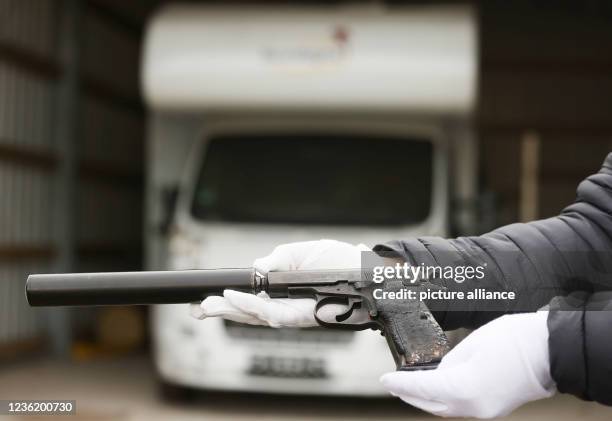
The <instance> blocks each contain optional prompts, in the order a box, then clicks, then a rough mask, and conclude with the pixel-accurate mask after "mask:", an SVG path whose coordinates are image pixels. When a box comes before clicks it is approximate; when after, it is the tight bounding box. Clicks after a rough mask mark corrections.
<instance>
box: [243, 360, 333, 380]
mask: <svg viewBox="0 0 612 421" xmlns="http://www.w3.org/2000/svg"><path fill="white" fill-rule="evenodd" d="M248 373H249V374H250V375H252V376H267V377H288V378H308V379H321V378H325V377H327V372H326V370H325V361H323V360H322V359H319V358H295V357H277V356H274V357H272V356H261V355H255V356H253V357H252V359H251V365H250V368H249V370H248Z"/></svg>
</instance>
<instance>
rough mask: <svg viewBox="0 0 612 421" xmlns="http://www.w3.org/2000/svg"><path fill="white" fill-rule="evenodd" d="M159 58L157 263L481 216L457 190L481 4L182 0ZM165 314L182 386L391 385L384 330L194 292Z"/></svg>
mask: <svg viewBox="0 0 612 421" xmlns="http://www.w3.org/2000/svg"><path fill="white" fill-rule="evenodd" d="M142 69H143V87H144V93H145V98H146V101H147V104H148V106H149V109H150V126H149V144H148V178H147V207H146V210H147V226H146V236H147V237H146V244H147V258H148V268H149V269H170V268H171V269H185V268H215V267H248V266H250V265H251V264H252V262H253V260H254V259H255V258H257V257H261V256H264V255H266V254H268V253H269V252H271V251H272V249H273V248H274V247H275V246H276V245H278V244H281V243H287V242H293V241H303V240H312V239H321V238H334V239H338V240H342V241H347V242H349V243H365V244H366V245H369V246H373V245H374V244H376V243H379V242H383V241H387V240H390V239H397V238H406V237H410V236H414V235H441V236H444V235H448V234H449V228H448V227H449V223H448V221H449V219H450V218H451V216H453V219H454V220H456V222H457V224H458V225H460V226H461V227H462V229H464V230H465V229H470V228H469V226H470V222H473V215H472V214H471V213H470V212H463V213H462V214H461V215H459V217H456V216H457V215H455V212H454V210H452V208H451V203H452V202H453V201H457V202H461V203H465V202H466V200H469V199H471V198H473V196H474V192H475V187H474V185H475V168H476V165H475V159H476V157H475V145H474V137H473V134H472V131H471V129H470V124H469V119H470V113H471V111H472V110H473V108H474V102H475V97H476V92H475V90H476V77H477V74H476V73H477V33H476V24H475V17H474V14H473V13H472V10H471V9H470V8H466V7H440V6H435V7H432V6H428V7H393V8H388V9H387V8H381V7H376V8H371V7H368V8H362V7H353V8H351V7H346V6H344V7H339V6H317V7H306V6H304V7H290V8H289V7H280V6H275V7H273V8H272V7H271V8H262V7H261V6H258V7H255V6H246V7H241V8H236V7H233V8H232V7H219V6H216V7H211V6H203V5H184V6H176V5H174V6H171V7H167V8H164V9H162V10H161V11H160V12H159V13H158V14H157V15H156V16H155V17H154V19H152V21H151V22H150V24H149V27H148V29H147V35H146V44H145V51H144V61H143V68H142ZM175 191H176V192H178V196H177V197H178V199H177V200H176V204H175V205H174V201H173V200H171V199H169V198H170V197H172V196H173V195H172V192H175ZM168 204H172V206H166V205H168ZM160 226H161V227H163V229H160ZM152 329H153V337H154V347H155V364H156V366H157V369H158V371H159V374H160V377H161V379H162V380H163V382H165V383H167V384H171V385H177V386H189V387H196V388H207V389H221V390H244V391H257V392H279V393H312V394H344V395H379V394H382V393H383V390H382V388H381V387H380V386H379V383H378V377H379V375H380V374H382V373H384V372H386V371H390V370H393V369H394V364H393V361H392V358H391V355H390V353H389V351H388V349H387V345H386V342H385V340H384V339H383V338H382V337H381V336H380V334H379V333H377V332H372V331H365V332H345V331H335V330H325V329H323V328H312V329H300V330H297V329H268V328H262V327H252V326H246V325H240V324H237V323H231V322H226V321H223V320H218V319H210V320H204V321H196V320H194V319H192V318H190V316H189V314H188V309H187V306H186V305H169V306H157V307H155V308H154V312H153V322H152Z"/></svg>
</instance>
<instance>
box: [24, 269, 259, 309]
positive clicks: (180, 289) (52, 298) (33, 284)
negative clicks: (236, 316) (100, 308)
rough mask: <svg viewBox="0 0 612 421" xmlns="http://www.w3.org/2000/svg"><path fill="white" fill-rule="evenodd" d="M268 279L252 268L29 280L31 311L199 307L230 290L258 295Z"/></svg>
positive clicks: (62, 275) (48, 276)
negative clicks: (48, 308) (196, 304)
mask: <svg viewBox="0 0 612 421" xmlns="http://www.w3.org/2000/svg"><path fill="white" fill-rule="evenodd" d="M265 283H266V278H265V277H263V276H262V275H260V274H259V273H257V272H256V271H255V269H253V268H245V269H198V270H176V271H145V272H107V273H57V274H44V275H30V276H29V277H28V280H27V282H26V297H27V300H28V303H29V304H30V305H31V306H35V307H37V306H92V305H132V304H172V303H189V302H195V301H200V300H202V299H204V298H206V297H207V296H209V295H221V294H223V290H225V289H234V290H238V291H244V292H250V293H257V292H259V291H261V290H262V289H264V288H265Z"/></svg>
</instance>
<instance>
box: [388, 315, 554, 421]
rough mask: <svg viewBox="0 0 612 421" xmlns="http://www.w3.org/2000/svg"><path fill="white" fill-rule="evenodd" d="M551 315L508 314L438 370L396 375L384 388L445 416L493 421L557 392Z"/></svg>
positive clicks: (468, 340) (457, 350)
mask: <svg viewBox="0 0 612 421" xmlns="http://www.w3.org/2000/svg"><path fill="white" fill-rule="evenodd" d="M547 317H548V312H546V311H540V312H537V313H525V314H513V315H506V316H503V317H500V318H498V319H495V320H493V321H491V322H489V323H488V324H486V325H484V326H482V327H480V328H479V329H477V330H475V331H474V332H472V333H471V334H470V335H469V336H468V337H467V338H465V339H464V340H463V341H462V342H460V343H459V345H457V346H456V347H455V348H453V349H452V350H451V351H450V352H449V353H448V354H447V355H446V356H445V357H444V358H443V359H442V362H441V363H440V365H439V366H438V368H437V369H435V370H429V371H427V370H426V371H412V372H401V371H398V372H394V373H388V374H385V375H384V376H382V377H381V379H380V381H381V383H382V384H383V386H384V387H385V388H386V389H387V390H388V391H389V392H390V393H391V394H392V395H394V396H398V397H399V398H400V399H402V400H403V401H404V402H406V403H408V404H410V405H413V406H416V407H418V408H421V409H423V410H424V411H427V412H431V413H433V414H435V415H440V416H443V417H477V418H493V417H498V416H503V415H507V414H509V413H510V412H512V411H513V410H514V409H516V408H518V407H519V406H521V405H523V404H525V403H527V402H530V401H533V400H537V399H543V398H548V397H550V396H552V395H553V394H554V393H555V392H556V386H555V384H554V382H553V380H552V378H551V376H550V363H549V356H548V327H547V324H546V320H547Z"/></svg>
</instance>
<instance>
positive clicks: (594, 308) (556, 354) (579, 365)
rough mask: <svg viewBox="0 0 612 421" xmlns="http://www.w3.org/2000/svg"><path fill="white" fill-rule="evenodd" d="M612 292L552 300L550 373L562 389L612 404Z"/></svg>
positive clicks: (571, 295)
mask: <svg viewBox="0 0 612 421" xmlns="http://www.w3.org/2000/svg"><path fill="white" fill-rule="evenodd" d="M611 326H612V293H610V292H608V291H602V292H596V293H592V294H590V293H584V292H579V293H573V294H570V295H569V296H567V297H557V298H555V299H553V301H552V302H551V304H550V312H549V316H548V331H549V337H548V345H549V346H548V348H549V352H550V374H551V376H552V378H553V379H554V380H555V382H556V384H557V389H558V390H559V392H562V393H571V394H573V395H575V396H578V397H579V398H581V399H585V400H593V401H597V402H599V403H603V404H605V405H612V331H611V330H610V327H611Z"/></svg>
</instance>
